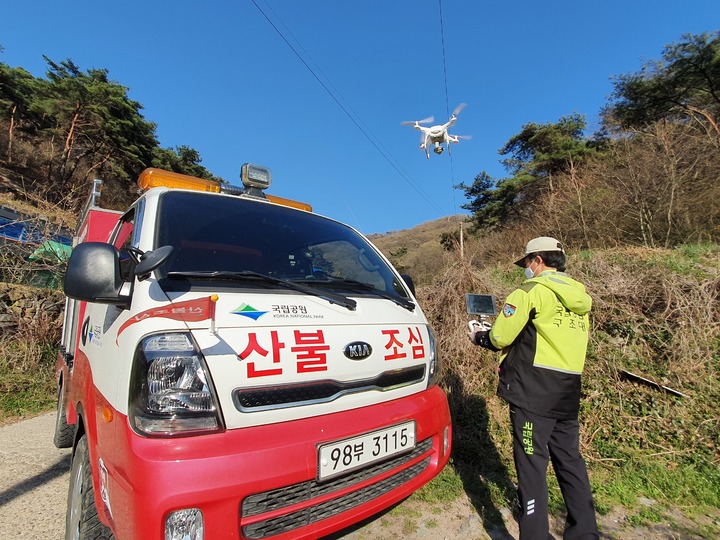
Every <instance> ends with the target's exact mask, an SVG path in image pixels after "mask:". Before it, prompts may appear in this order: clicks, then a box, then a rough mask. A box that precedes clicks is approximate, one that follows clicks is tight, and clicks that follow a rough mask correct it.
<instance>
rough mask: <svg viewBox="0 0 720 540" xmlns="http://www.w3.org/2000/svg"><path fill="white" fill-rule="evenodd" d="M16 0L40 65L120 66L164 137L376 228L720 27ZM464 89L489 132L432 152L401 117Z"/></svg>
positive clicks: (639, 1)
mask: <svg viewBox="0 0 720 540" xmlns="http://www.w3.org/2000/svg"><path fill="white" fill-rule="evenodd" d="M441 6H442V33H441V23H440V13H441ZM258 7H259V8H260V9H259V8H258ZM261 10H262V12H261ZM2 11H3V18H4V20H5V24H3V25H2V30H0V45H1V46H2V47H3V48H4V51H3V52H2V53H0V60H1V61H3V62H5V63H6V64H9V65H11V66H14V67H23V68H25V69H27V70H28V71H29V72H30V73H32V74H33V75H35V76H44V74H45V72H46V69H47V65H46V63H45V61H44V60H43V55H46V56H48V57H50V58H51V59H52V60H54V61H58V62H59V61H62V60H65V59H67V58H70V59H72V60H73V61H74V62H75V63H76V64H77V65H78V66H79V67H80V68H81V69H83V70H87V69H90V68H105V69H108V70H109V76H110V78H111V79H112V80H114V81H116V82H118V83H120V84H122V85H123V86H126V87H128V88H129V95H130V97H131V98H132V99H134V100H136V101H138V102H140V103H141V104H142V105H143V106H144V110H143V114H144V115H145V118H146V119H148V120H150V121H152V122H155V123H156V124H157V126H158V128H157V135H158V138H159V140H160V144H161V145H162V146H163V147H174V146H180V145H188V146H191V147H193V148H195V149H196V150H198V151H199V152H200V154H201V156H202V158H203V161H202V164H203V165H204V166H205V167H207V168H208V169H209V170H210V171H212V172H213V173H214V174H215V175H218V176H221V177H223V178H224V179H225V180H227V181H229V182H231V183H235V184H239V178H238V175H239V171H240V166H241V165H242V163H245V162H254V163H260V164H263V165H266V166H268V167H270V168H271V169H272V171H273V185H272V187H271V188H270V191H269V192H270V193H273V194H275V195H279V196H283V197H289V198H293V199H298V200H301V201H304V202H308V203H310V204H312V205H313V207H314V209H315V211H316V212H318V213H321V214H324V215H326V216H329V217H332V218H335V219H338V220H340V221H344V222H346V223H348V224H350V225H352V226H353V227H356V228H357V229H359V230H360V231H361V232H363V233H366V234H370V233H384V232H389V231H393V230H401V229H407V228H411V227H414V226H416V225H418V224H421V223H424V222H427V221H432V220H436V219H440V218H442V217H444V216H448V215H452V214H458V213H466V212H465V211H464V210H463V209H462V208H461V205H462V204H465V203H466V202H467V200H466V199H465V198H464V195H463V193H462V191H459V190H455V189H453V187H452V186H453V185H455V184H459V183H461V182H464V183H466V184H471V183H472V181H473V179H474V178H475V176H476V175H477V174H479V173H480V172H481V171H487V172H488V173H489V174H490V175H491V176H493V177H495V178H502V177H503V176H505V173H506V171H505V170H504V168H503V166H502V164H501V163H500V159H501V156H500V155H499V154H498V150H499V149H500V148H501V147H502V146H503V145H504V144H505V142H507V141H508V139H510V138H511V137H512V136H513V135H515V134H517V133H518V132H519V131H520V130H521V129H522V126H523V125H524V124H526V123H528V122H536V123H545V122H556V121H557V120H558V119H559V118H560V117H562V116H564V115H567V114H572V113H575V112H577V113H580V114H584V115H585V116H586V117H587V120H588V123H589V129H590V131H592V130H594V128H596V127H597V121H598V113H599V111H600V109H601V107H602V106H603V105H604V104H605V103H606V101H607V97H608V96H609V95H610V93H611V91H612V83H611V80H612V77H613V76H616V75H621V74H626V73H630V72H635V71H637V70H639V69H640V67H641V66H642V65H643V63H645V62H647V61H649V60H654V59H659V58H660V57H661V53H662V49H663V47H664V46H665V45H668V44H670V43H673V42H677V41H678V40H679V39H680V38H681V36H682V35H683V34H685V33H701V32H706V31H713V30H717V29H718V27H719V26H720V2H719V1H718V0H687V1H684V2H681V1H678V0H624V1H618V0H606V1H604V2H583V1H577V0H575V1H566V0H557V1H552V0H549V1H546V2H538V1H537V0H535V1H529V0H516V1H515V2H500V1H495V2H487V1H485V2H483V1H478V0H442V1H439V0H397V1H390V2H388V1H383V2H380V1H375V0H370V1H365V2H347V1H341V0H334V1H330V0H317V1H314V2H313V1H311V2H300V1H297V0H254V2H253V0H237V1H212V0H208V1H205V2H199V1H189V0H175V1H173V2H160V1H156V2H153V1H151V0H145V1H142V2H140V1H137V0H125V1H123V2H99V1H97V0H95V1H92V2H90V1H87V0H75V1H68V2H59V1H57V0H33V1H28V2H7V3H5V5H4V6H3V9H2ZM263 12H264V13H265V15H263ZM266 16H267V18H266ZM268 18H269V19H270V20H271V21H272V23H273V24H274V26H275V27H277V28H278V29H279V30H280V31H281V32H282V34H283V35H284V39H283V37H281V36H280V35H279V34H278V32H277V31H276V30H275V29H274V28H273V25H271V23H270V22H268ZM443 37H444V52H445V54H444V60H443ZM285 40H287V41H288V42H289V43H290V44H291V45H292V47H293V48H294V49H295V51H297V54H296V52H294V51H293V48H291V47H290V46H289V45H288V43H286V41H285ZM298 55H299V56H300V57H301V58H302V61H301V59H300V58H298ZM306 65H307V66H310V67H311V68H312V72H311V71H310V69H308V67H306ZM313 72H314V74H313ZM318 79H320V81H322V83H321V82H319V81H318ZM338 102H339V103H340V104H339V103H338ZM461 102H465V103H467V104H468V106H467V108H466V109H465V110H464V111H463V112H462V113H461V114H460V116H459V119H458V122H457V124H456V125H455V126H454V129H453V130H452V132H453V133H457V134H463V135H471V136H472V139H471V140H464V141H461V142H460V144H458V145H453V148H452V159H451V158H450V156H448V155H447V153H445V154H443V155H441V156H437V155H435V154H432V155H431V157H430V159H429V160H428V159H426V158H425V155H424V153H423V152H422V151H421V150H420V149H419V147H418V142H419V133H418V132H417V131H415V130H413V129H412V128H411V127H407V126H401V125H400V122H401V121H403V120H415V119H421V118H425V117H427V116H430V115H434V116H435V118H436V121H438V122H442V121H444V120H445V119H446V118H447V116H448V112H449V111H452V110H453V109H454V108H455V106H456V105H457V104H459V103H461ZM341 105H342V106H341Z"/></svg>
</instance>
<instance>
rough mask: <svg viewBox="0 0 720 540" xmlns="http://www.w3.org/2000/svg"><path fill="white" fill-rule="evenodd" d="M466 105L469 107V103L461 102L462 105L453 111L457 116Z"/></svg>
mask: <svg viewBox="0 0 720 540" xmlns="http://www.w3.org/2000/svg"><path fill="white" fill-rule="evenodd" d="M465 107H467V103H461V104H460V105H458V106H457V107H455V110H454V111H453V116H457V115H458V114H460V112H461V111H462V110H463V109H464V108H465Z"/></svg>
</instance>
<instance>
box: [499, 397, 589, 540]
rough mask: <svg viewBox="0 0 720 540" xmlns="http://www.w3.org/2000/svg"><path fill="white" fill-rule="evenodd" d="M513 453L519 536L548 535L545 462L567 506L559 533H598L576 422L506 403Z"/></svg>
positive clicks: (525, 539)
mask: <svg viewBox="0 0 720 540" xmlns="http://www.w3.org/2000/svg"><path fill="white" fill-rule="evenodd" d="M510 419H511V421H512V429H513V456H514V459H515V470H516V472H517V475H518V497H519V500H520V508H521V509H520V512H521V514H520V519H519V525H520V540H536V539H537V540H548V539H552V538H553V537H552V536H550V533H549V522H548V485H547V467H548V461H550V460H551V461H552V464H553V469H554V470H555V476H556V478H557V481H558V484H559V485H560V490H561V491H562V495H563V499H564V500H565V506H566V508H567V520H566V523H565V531H564V534H563V538H564V539H566V540H570V539H573V540H580V539H582V540H590V539H597V538H599V537H600V536H599V534H598V528H597V522H596V520H595V506H594V504H593V499H592V491H591V489H590V481H589V479H588V474H587V467H586V466H585V461H584V460H583V458H582V456H581V455H580V440H579V438H580V424H579V422H578V420H577V419H574V420H556V419H554V418H546V417H543V416H538V415H537V414H533V413H531V412H530V411H527V410H525V409H520V408H518V407H515V406H513V405H511V406H510Z"/></svg>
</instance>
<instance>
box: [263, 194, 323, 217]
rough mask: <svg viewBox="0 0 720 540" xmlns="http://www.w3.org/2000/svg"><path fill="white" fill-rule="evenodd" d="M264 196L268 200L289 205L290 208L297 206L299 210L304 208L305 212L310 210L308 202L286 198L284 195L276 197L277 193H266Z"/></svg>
mask: <svg viewBox="0 0 720 540" xmlns="http://www.w3.org/2000/svg"><path fill="white" fill-rule="evenodd" d="M265 198H266V199H267V200H268V201H270V202H274V203H276V204H282V205H283V206H290V207H291V208H298V209H300V210H305V211H306V212H312V206H310V205H309V204H308V203H304V202H300V201H294V200H292V199H286V198H284V197H278V196H277V195H268V194H267V193H266V194H265Z"/></svg>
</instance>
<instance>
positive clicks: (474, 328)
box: [468, 319, 500, 351]
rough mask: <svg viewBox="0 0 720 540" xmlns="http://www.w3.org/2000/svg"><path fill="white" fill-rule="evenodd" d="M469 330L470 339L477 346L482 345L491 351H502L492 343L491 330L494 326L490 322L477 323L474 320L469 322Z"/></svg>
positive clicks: (481, 321)
mask: <svg viewBox="0 0 720 540" xmlns="http://www.w3.org/2000/svg"><path fill="white" fill-rule="evenodd" d="M468 329H469V331H468V337H469V338H470V341H472V342H473V343H474V344H475V345H480V346H481V347H484V348H486V349H490V350H491V351H498V350H500V349H498V348H497V347H495V346H494V345H493V344H492V342H491V341H490V330H491V329H492V324H491V323H490V322H489V321H486V320H480V321H476V320H475V319H473V320H472V321H470V322H468Z"/></svg>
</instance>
